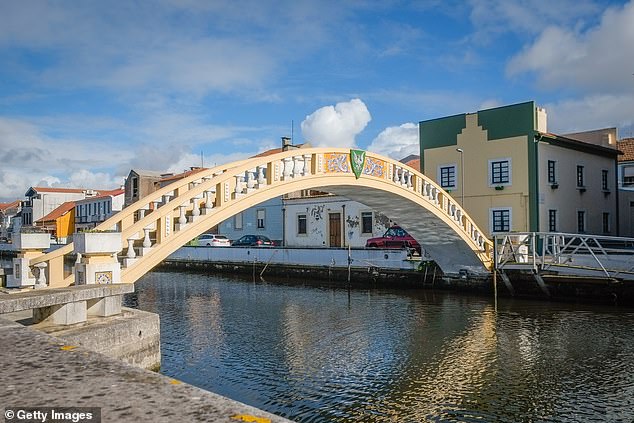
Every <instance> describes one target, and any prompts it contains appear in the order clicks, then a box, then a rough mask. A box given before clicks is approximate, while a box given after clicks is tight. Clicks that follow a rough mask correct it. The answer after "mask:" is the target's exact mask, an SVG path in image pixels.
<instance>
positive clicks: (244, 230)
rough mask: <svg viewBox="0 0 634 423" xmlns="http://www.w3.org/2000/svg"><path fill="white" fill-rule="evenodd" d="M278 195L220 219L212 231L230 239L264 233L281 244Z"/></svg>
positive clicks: (281, 228) (276, 243)
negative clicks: (227, 217)
mask: <svg viewBox="0 0 634 423" xmlns="http://www.w3.org/2000/svg"><path fill="white" fill-rule="evenodd" d="M282 214H283V211H282V199H281V198H280V197H277V198H272V199H270V200H267V201H264V202H262V203H260V204H258V205H257V206H253V207H250V208H248V209H246V210H245V211H243V212H241V213H238V214H236V215H234V216H233V217H231V218H229V219H227V220H224V221H222V222H221V223H220V224H219V225H218V227H217V228H213V229H212V232H217V233H219V234H222V235H225V236H226V237H227V238H229V239H230V240H231V241H235V240H236V239H239V238H240V237H242V236H243V235H264V236H266V237H268V238H269V239H270V240H271V241H273V242H275V245H282V244H283V236H284V221H283V218H282Z"/></svg>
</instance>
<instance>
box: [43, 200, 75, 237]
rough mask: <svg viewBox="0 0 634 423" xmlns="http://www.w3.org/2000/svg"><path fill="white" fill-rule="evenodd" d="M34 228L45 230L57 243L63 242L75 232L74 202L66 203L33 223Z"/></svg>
mask: <svg viewBox="0 0 634 423" xmlns="http://www.w3.org/2000/svg"><path fill="white" fill-rule="evenodd" d="M35 224H36V226H40V227H43V228H45V230H46V232H48V233H50V234H51V235H53V236H54V237H55V238H56V239H57V240H58V241H59V242H65V241H66V238H67V237H68V236H69V235H72V234H73V233H74V232H75V202H74V201H67V202H65V203H63V204H62V205H61V206H59V207H58V208H56V209H55V210H53V211H52V212H50V213H49V214H47V215H46V216H44V217H43V218H41V219H40V220H38V221H37V222H35Z"/></svg>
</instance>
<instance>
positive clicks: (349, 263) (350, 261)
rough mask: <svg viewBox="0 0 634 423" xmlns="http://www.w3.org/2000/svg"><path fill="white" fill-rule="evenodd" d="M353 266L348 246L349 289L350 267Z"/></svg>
mask: <svg viewBox="0 0 634 423" xmlns="http://www.w3.org/2000/svg"><path fill="white" fill-rule="evenodd" d="M351 266H352V257H350V245H348V287H350V267H351Z"/></svg>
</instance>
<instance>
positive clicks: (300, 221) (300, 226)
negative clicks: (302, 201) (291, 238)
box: [297, 214, 306, 235]
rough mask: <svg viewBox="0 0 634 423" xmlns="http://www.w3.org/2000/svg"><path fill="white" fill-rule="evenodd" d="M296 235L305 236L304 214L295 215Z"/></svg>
mask: <svg viewBox="0 0 634 423" xmlns="http://www.w3.org/2000/svg"><path fill="white" fill-rule="evenodd" d="M297 234H298V235H306V215H305V214H298V215H297Z"/></svg>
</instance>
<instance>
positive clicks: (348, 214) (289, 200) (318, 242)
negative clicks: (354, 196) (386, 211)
mask: <svg viewBox="0 0 634 423" xmlns="http://www.w3.org/2000/svg"><path fill="white" fill-rule="evenodd" d="M283 207H284V209H283V212H284V213H283V214H284V240H285V245H286V246H287V247H348V246H350V247H365V242H366V241H367V240H368V239H369V238H373V237H377V236H381V235H383V234H384V233H385V230H386V229H387V228H388V227H389V226H391V224H392V223H393V222H391V221H390V220H389V219H388V218H387V217H386V216H384V215H382V214H380V213H377V212H374V211H373V210H372V209H371V208H369V207H368V206H366V205H363V204H361V203H358V202H356V201H351V200H348V199H347V198H343V197H340V196H337V195H330V194H326V193H319V192H315V191H310V192H301V195H296V196H294V197H290V196H289V197H286V198H284V199H283Z"/></svg>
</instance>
